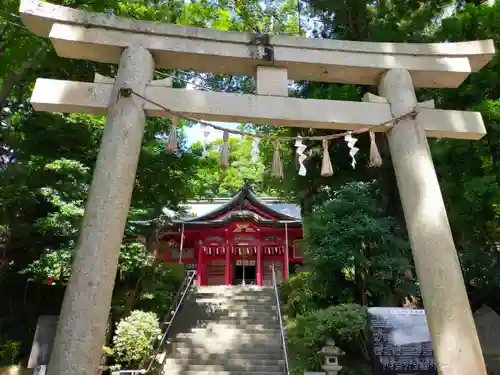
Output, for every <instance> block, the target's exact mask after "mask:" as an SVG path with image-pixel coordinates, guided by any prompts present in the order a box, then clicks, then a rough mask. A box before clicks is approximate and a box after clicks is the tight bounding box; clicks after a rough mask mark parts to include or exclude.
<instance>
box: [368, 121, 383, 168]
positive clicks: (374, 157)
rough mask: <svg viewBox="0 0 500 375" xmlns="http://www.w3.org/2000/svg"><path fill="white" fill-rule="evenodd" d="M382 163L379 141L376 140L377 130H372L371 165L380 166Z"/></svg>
mask: <svg viewBox="0 0 500 375" xmlns="http://www.w3.org/2000/svg"><path fill="white" fill-rule="evenodd" d="M381 165H382V157H381V156H380V152H379V151H378V147H377V142H376V140H375V132H374V131H373V130H370V164H368V166H369V167H380V166H381Z"/></svg>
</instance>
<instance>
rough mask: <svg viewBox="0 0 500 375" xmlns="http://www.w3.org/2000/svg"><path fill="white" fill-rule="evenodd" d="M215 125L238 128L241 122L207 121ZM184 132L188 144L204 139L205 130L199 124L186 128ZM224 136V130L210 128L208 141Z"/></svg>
mask: <svg viewBox="0 0 500 375" xmlns="http://www.w3.org/2000/svg"><path fill="white" fill-rule="evenodd" d="M207 122H209V123H211V124H214V125H219V126H223V127H225V128H227V129H236V128H237V127H238V125H239V123H236V122H216V121H207ZM184 134H185V135H186V138H187V146H188V147H189V146H191V145H192V144H193V143H196V142H201V141H202V140H203V138H204V137H203V130H202V129H201V127H200V125H199V124H196V125H194V126H191V127H190V128H184ZM219 138H222V132H221V131H219V130H215V129H210V136H209V137H208V139H207V141H208V142H213V141H215V140H216V139H219Z"/></svg>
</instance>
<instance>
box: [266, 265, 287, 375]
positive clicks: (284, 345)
mask: <svg viewBox="0 0 500 375" xmlns="http://www.w3.org/2000/svg"><path fill="white" fill-rule="evenodd" d="M271 271H272V275H273V288H274V295H275V297H276V308H277V311H278V320H279V322H280V334H281V344H282V345H283V356H284V359H285V372H286V374H287V375H290V366H289V364H288V352H287V350H286V336H285V328H284V325H283V317H282V316H281V307H280V296H279V293H278V284H277V283H276V271H275V269H274V264H273V265H271Z"/></svg>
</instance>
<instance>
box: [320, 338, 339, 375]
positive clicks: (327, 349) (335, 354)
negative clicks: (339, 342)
mask: <svg viewBox="0 0 500 375" xmlns="http://www.w3.org/2000/svg"><path fill="white" fill-rule="evenodd" d="M343 354H344V352H342V350H340V349H339V348H338V347H336V346H335V341H333V340H328V341H327V342H326V345H325V346H324V347H322V348H321V350H320V351H319V355H320V357H322V358H324V360H323V365H322V366H321V368H322V369H323V370H325V371H326V373H327V374H328V375H337V374H338V373H339V371H340V370H341V369H342V366H340V365H339V356H341V355H343Z"/></svg>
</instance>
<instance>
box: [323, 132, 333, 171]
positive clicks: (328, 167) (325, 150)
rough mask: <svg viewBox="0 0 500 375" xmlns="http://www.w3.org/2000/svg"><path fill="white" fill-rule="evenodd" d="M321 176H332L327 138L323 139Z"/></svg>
mask: <svg viewBox="0 0 500 375" xmlns="http://www.w3.org/2000/svg"><path fill="white" fill-rule="evenodd" d="M321 176H323V177H331V176H333V167H332V162H331V160H330V153H329V152H328V140H326V139H323V161H322V163H321Z"/></svg>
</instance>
